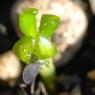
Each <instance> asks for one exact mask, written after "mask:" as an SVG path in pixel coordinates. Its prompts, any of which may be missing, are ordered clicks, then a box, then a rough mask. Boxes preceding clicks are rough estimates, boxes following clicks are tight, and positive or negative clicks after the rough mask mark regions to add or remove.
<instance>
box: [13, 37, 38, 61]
mask: <svg viewBox="0 0 95 95" xmlns="http://www.w3.org/2000/svg"><path fill="white" fill-rule="evenodd" d="M34 48H35V40H34V39H33V38H32V37H27V36H25V37H23V38H21V39H20V40H19V41H17V42H16V43H15V45H14V46H13V52H14V53H15V54H16V55H17V57H18V58H19V59H20V60H21V61H23V62H25V63H29V62H33V61H34V60H37V58H36V56H35V54H34V52H35V49H34Z"/></svg>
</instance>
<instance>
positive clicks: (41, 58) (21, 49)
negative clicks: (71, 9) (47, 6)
mask: <svg viewBox="0 0 95 95" xmlns="http://www.w3.org/2000/svg"><path fill="white" fill-rule="evenodd" d="M37 13H38V9H36V8H29V9H25V10H24V11H23V12H22V13H21V14H20V16H19V27H20V31H21V32H22V33H23V34H24V35H23V37H21V38H20V40H18V41H17V42H16V43H15V44H14V46H13V52H14V53H15V54H16V55H17V57H18V58H19V59H20V60H21V61H23V62H24V63H26V64H28V65H27V66H26V67H25V69H24V71H23V80H24V82H25V83H26V84H30V83H31V82H32V81H33V80H35V78H36V76H37V74H38V73H39V72H40V70H41V71H44V70H42V69H46V68H44V66H43V67H42V65H44V64H45V63H46V64H47V66H48V64H49V63H50V61H51V60H52V58H53V57H54V56H56V55H57V53H58V52H57V48H56V46H55V45H54V43H52V42H51V41H50V40H49V38H50V37H51V35H52V34H53V32H54V31H55V29H56V28H57V27H58V25H59V23H60V18H59V17H58V16H56V15H52V14H43V15H42V17H41V21H40V22H41V23H40V27H39V30H38V29H37V22H36V15H37ZM37 30H38V31H37ZM47 59H48V61H47ZM49 66H51V65H49ZM41 67H42V68H41Z"/></svg>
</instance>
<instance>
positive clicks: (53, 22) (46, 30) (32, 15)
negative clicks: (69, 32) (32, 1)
mask: <svg viewBox="0 0 95 95" xmlns="http://www.w3.org/2000/svg"><path fill="white" fill-rule="evenodd" d="M37 13H38V10H37V9H35V8H30V9H26V10H24V11H23V12H22V13H21V14H20V17H19V26H20V30H21V32H22V33H23V34H25V35H26V36H31V37H33V38H37V37H38V32H37V24H36V14H37ZM59 23H60V18H59V17H58V16H56V15H51V14H44V15H42V17H41V22H40V28H39V33H40V35H42V36H43V37H45V38H50V37H51V35H52V34H53V32H54V31H55V29H56V28H57V27H58V25H59Z"/></svg>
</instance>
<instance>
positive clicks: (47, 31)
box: [39, 14, 60, 38]
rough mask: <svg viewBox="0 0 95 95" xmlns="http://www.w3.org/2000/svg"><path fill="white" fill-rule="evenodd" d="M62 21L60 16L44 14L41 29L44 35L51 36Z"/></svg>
mask: <svg viewBox="0 0 95 95" xmlns="http://www.w3.org/2000/svg"><path fill="white" fill-rule="evenodd" d="M59 23H60V18H59V17H58V16H56V15H51V14H44V15H42V17H41V23H40V28H39V31H40V33H41V35H42V36H44V37H46V38H49V37H50V36H51V35H52V34H53V32H54V31H55V29H56V28H57V27H58V25H59Z"/></svg>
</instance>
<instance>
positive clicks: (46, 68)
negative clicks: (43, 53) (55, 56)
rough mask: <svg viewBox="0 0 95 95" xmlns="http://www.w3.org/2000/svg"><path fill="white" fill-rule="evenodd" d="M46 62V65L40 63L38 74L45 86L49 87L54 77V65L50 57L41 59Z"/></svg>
mask: <svg viewBox="0 0 95 95" xmlns="http://www.w3.org/2000/svg"><path fill="white" fill-rule="evenodd" d="M42 61H43V62H45V61H46V62H48V65H46V64H44V63H43V65H42V67H41V69H40V76H41V78H42V80H43V82H44V83H45V85H46V86H47V87H49V86H50V85H51V84H52V82H53V81H54V79H55V67H54V64H53V60H52V59H51V58H49V59H46V60H42Z"/></svg>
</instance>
